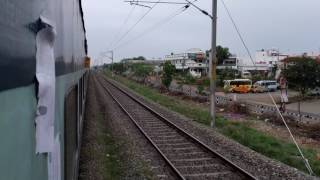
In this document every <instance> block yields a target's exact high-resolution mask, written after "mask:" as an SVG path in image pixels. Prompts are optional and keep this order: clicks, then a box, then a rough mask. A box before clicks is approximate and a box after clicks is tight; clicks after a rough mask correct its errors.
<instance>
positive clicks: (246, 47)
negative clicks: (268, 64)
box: [221, 0, 257, 69]
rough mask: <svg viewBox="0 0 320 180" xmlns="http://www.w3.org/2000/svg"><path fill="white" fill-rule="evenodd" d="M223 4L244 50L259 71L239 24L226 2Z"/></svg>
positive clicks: (222, 0)
mask: <svg viewBox="0 0 320 180" xmlns="http://www.w3.org/2000/svg"><path fill="white" fill-rule="evenodd" d="M221 2H222V4H223V6H224V9H225V10H226V12H227V14H228V16H229V18H230V20H231V22H232V24H233V27H234V28H235V30H236V31H237V34H238V36H239V38H240V40H241V42H242V44H243V46H244V48H245V49H246V51H247V53H248V55H249V57H250V60H251V62H252V63H253V66H254V67H255V68H256V69H257V66H256V64H255V63H254V61H253V58H252V55H251V53H250V51H249V48H248V46H247V45H246V43H245V41H244V39H243V37H242V35H241V33H240V30H239V28H238V26H237V24H236V23H235V21H234V19H233V17H232V15H231V13H230V11H229V9H228V7H227V5H226V4H225V2H224V0H221Z"/></svg>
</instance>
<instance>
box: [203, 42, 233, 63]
mask: <svg viewBox="0 0 320 180" xmlns="http://www.w3.org/2000/svg"><path fill="white" fill-rule="evenodd" d="M210 53H211V50H209V51H207V56H208V57H209V54H210ZM230 56H231V53H230V52H229V48H227V47H222V46H217V60H218V65H220V64H222V63H223V60H225V59H228V58H230Z"/></svg>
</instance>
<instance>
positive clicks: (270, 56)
mask: <svg viewBox="0 0 320 180" xmlns="http://www.w3.org/2000/svg"><path fill="white" fill-rule="evenodd" d="M287 57H289V55H286V54H281V53H280V52H279V50H277V49H269V50H264V49H262V50H259V51H257V52H256V57H255V65H264V66H267V67H269V68H270V69H271V68H272V67H274V66H275V65H277V63H278V62H279V61H281V60H283V59H285V58H287Z"/></svg>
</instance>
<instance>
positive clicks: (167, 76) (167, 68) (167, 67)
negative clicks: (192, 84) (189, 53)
mask: <svg viewBox="0 0 320 180" xmlns="http://www.w3.org/2000/svg"><path fill="white" fill-rule="evenodd" d="M174 72H175V66H174V65H172V64H171V63H170V62H169V61H166V62H165V63H164V65H163V75H162V84H163V85H164V86H165V87H166V88H167V89H168V88H169V86H170V84H171V82H172V79H173V74H174Z"/></svg>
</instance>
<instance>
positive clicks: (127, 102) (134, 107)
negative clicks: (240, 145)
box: [96, 75, 256, 180]
mask: <svg viewBox="0 0 320 180" xmlns="http://www.w3.org/2000/svg"><path fill="white" fill-rule="evenodd" d="M96 77H97V80H98V82H99V83H100V84H101V86H102V87H103V88H104V89H105V90H106V91H107V92H108V94H109V95H110V96H111V97H112V98H113V100H114V101H115V102H116V103H117V104H118V105H119V106H120V108H121V109H122V110H123V112H124V113H125V114H126V115H127V116H129V118H130V119H131V120H132V121H133V123H134V124H135V125H136V127H137V128H138V129H139V130H140V132H141V133H142V134H143V135H144V136H145V137H146V138H147V139H148V141H149V142H150V143H151V144H152V145H153V147H154V148H155V149H156V150H157V151H158V153H160V155H161V157H162V158H163V159H164V161H165V162H166V163H167V164H168V166H169V167H170V168H171V169H172V171H173V173H174V174H175V176H176V178H177V179H188V180H189V179H190V180H192V179H197V180H199V179H256V178H255V177H254V176H253V175H251V174H250V173H248V172H247V171H245V170H244V169H242V168H240V167H239V166H237V165H236V164H234V163H232V162H231V161H230V160H228V159H227V158H225V157H224V156H222V155H221V154H219V153H217V152H215V151H214V150H212V149H211V148H210V147H208V146H207V145H205V144H204V143H202V142H201V141H199V140H198V139H197V138H195V137H194V136H192V135H191V134H189V133H187V132H185V131H184V130H182V129H181V128H179V127H178V126H176V125H175V124H173V123H172V122H171V121H170V120H168V119H166V118H165V117H163V116H162V115H161V114H159V113H158V112H156V111H155V110H153V109H152V108H150V107H149V106H147V105H146V104H145V103H143V102H142V101H140V100H139V99H137V98H136V97H134V96H132V95H131V94H129V93H128V92H126V91H125V90H123V89H122V88H120V87H119V86H117V85H116V84H115V83H114V82H111V81H109V80H107V79H106V78H104V77H102V76H100V75H97V76H96Z"/></svg>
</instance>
